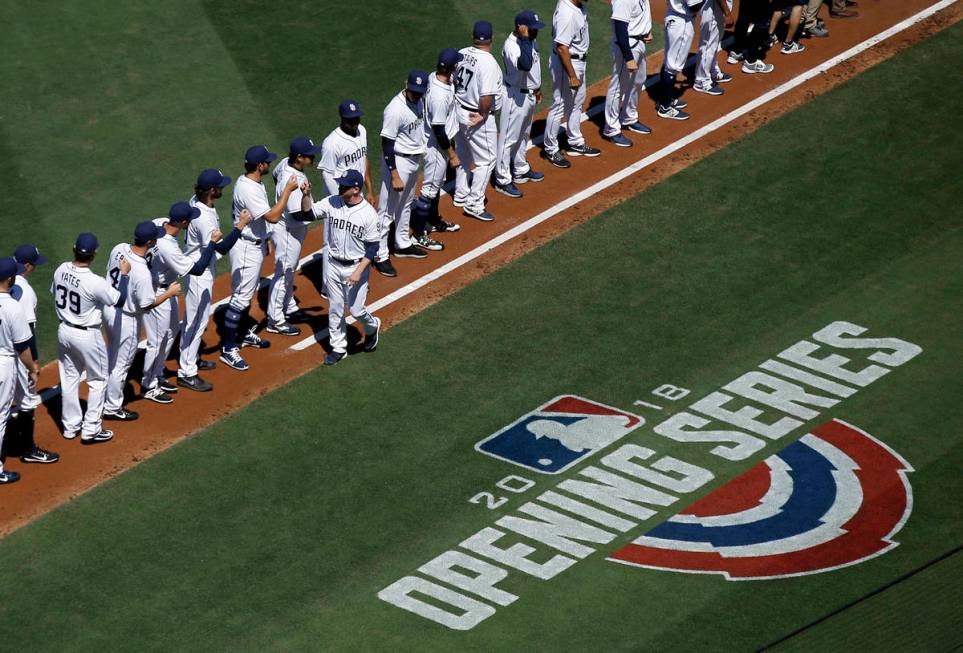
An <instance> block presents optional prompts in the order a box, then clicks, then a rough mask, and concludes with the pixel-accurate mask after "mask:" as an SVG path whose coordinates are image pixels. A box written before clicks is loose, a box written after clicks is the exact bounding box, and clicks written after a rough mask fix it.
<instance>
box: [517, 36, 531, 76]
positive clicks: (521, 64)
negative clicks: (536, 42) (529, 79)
mask: <svg viewBox="0 0 963 653" xmlns="http://www.w3.org/2000/svg"><path fill="white" fill-rule="evenodd" d="M518 47H519V48H521V50H522V52H521V54H519V55H518V63H516V64H515V66H516V68H518V69H519V70H524V71H525V72H528V71H529V70H531V69H532V65H533V64H534V63H535V57H534V56H533V55H532V42H531V41H530V40H529V39H527V38H524V39H518Z"/></svg>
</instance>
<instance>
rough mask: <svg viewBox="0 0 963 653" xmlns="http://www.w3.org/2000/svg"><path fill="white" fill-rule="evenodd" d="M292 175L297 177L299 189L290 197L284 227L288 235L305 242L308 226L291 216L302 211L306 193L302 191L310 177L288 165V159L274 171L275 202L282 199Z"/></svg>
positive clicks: (285, 208)
mask: <svg viewBox="0 0 963 653" xmlns="http://www.w3.org/2000/svg"><path fill="white" fill-rule="evenodd" d="M292 175H293V176H295V177H297V180H298V187H297V188H295V189H294V191H293V192H292V193H291V195H290V196H289V197H288V203H287V206H285V207H284V213H283V216H284V217H283V218H281V219H282V220H283V221H284V226H285V228H286V229H287V231H288V233H290V234H291V235H292V236H295V237H296V238H298V239H299V240H304V235H305V234H306V233H307V231H308V227H307V224H305V223H304V222H301V221H299V220H295V219H294V218H292V217H291V214H292V213H298V212H299V211H300V210H301V199H302V198H303V197H304V193H303V192H302V191H301V186H303V185H304V184H305V183H307V181H308V177H307V175H305V174H304V172H303V171H301V170H298V169H297V168H294V167H292V166H291V165H290V164H289V163H288V159H287V158H284V159H283V160H282V161H281V163H280V164H279V165H278V166H277V167H276V168H275V169H274V181H275V189H274V191H275V192H274V199H275V201H277V200H279V199H281V194H282V193H283V192H284V187H285V186H286V185H287V183H288V179H289V178H290V177H291V176H292Z"/></svg>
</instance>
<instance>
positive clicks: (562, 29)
mask: <svg viewBox="0 0 963 653" xmlns="http://www.w3.org/2000/svg"><path fill="white" fill-rule="evenodd" d="M672 1H674V0H670V2H672ZM552 40H553V41H554V42H555V43H558V44H560V45H566V46H568V51H569V54H572V55H575V56H578V57H584V56H585V55H586V53H587V52H588V49H589V29H588V11H587V10H586V8H585V6H584V5H583V6H581V7H576V6H575V3H574V2H572V0H558V4H557V5H555V14H554V15H553V16H552Z"/></svg>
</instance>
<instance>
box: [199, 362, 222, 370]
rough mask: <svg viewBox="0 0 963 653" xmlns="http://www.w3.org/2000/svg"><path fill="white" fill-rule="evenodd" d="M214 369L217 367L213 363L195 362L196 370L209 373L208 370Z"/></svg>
mask: <svg viewBox="0 0 963 653" xmlns="http://www.w3.org/2000/svg"><path fill="white" fill-rule="evenodd" d="M215 367H217V363H215V362H214V361H205V360H198V361H197V369H199V370H203V371H209V370H213V369H214V368H215Z"/></svg>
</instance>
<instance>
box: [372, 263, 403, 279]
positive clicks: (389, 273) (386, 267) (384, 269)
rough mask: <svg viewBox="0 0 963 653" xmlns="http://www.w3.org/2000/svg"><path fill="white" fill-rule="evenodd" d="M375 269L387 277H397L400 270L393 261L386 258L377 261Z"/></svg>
mask: <svg viewBox="0 0 963 653" xmlns="http://www.w3.org/2000/svg"><path fill="white" fill-rule="evenodd" d="M374 269H375V270H377V271H378V272H379V273H381V275H382V276H385V277H397V276H398V271H397V270H396V269H395V266H393V265H392V264H391V261H389V260H387V259H385V260H384V261H375V262H374Z"/></svg>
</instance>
